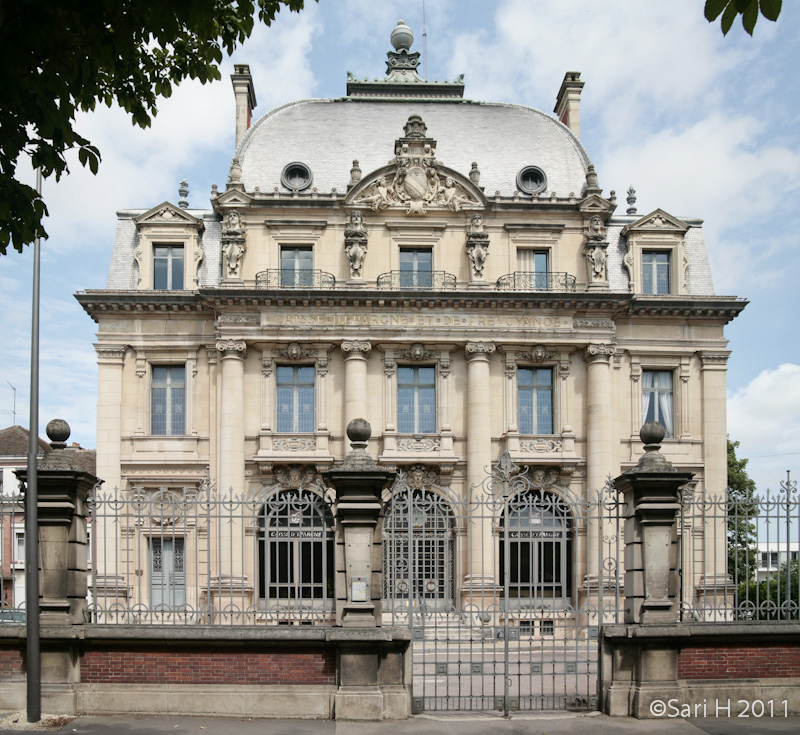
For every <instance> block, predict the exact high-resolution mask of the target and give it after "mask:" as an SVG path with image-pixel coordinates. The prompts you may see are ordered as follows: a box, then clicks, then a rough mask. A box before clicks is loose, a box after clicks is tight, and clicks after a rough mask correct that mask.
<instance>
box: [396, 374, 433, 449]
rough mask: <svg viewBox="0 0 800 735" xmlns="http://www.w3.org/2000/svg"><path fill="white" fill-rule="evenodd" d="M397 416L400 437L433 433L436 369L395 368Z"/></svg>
mask: <svg viewBox="0 0 800 735" xmlns="http://www.w3.org/2000/svg"><path fill="white" fill-rule="evenodd" d="M397 414H398V416H397V429H398V431H399V432H400V433H401V434H433V433H435V432H436V368H434V367H398V368H397Z"/></svg>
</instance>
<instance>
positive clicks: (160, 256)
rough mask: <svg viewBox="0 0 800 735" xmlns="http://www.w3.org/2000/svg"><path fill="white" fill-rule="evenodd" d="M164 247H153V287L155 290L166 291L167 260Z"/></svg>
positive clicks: (167, 283) (167, 284)
mask: <svg viewBox="0 0 800 735" xmlns="http://www.w3.org/2000/svg"><path fill="white" fill-rule="evenodd" d="M165 250H166V248H153V252H154V253H155V257H154V258H153V288H154V289H155V290H156V291H166V290H167V289H168V288H169V280H168V277H169V261H168V260H167V258H166V253H164V252H163V251H165Z"/></svg>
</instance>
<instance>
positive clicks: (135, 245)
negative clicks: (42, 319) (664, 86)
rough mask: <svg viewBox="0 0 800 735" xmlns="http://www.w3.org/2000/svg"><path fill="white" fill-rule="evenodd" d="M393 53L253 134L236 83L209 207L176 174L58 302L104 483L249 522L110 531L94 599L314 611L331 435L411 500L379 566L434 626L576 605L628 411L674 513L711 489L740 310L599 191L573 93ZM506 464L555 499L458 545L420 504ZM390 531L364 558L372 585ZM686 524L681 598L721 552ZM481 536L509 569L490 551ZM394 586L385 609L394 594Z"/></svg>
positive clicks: (327, 593) (716, 566) (673, 240)
mask: <svg viewBox="0 0 800 735" xmlns="http://www.w3.org/2000/svg"><path fill="white" fill-rule="evenodd" d="M412 40H413V36H412V34H411V32H410V30H409V29H408V28H407V27H406V26H404V25H403V24H402V23H401V24H398V26H397V28H395V29H394V31H393V33H392V43H393V46H394V50H393V51H390V52H389V54H388V61H387V67H388V69H387V73H386V76H385V77H384V78H382V79H378V80H369V79H358V78H355V77H354V76H352V75H349V76H348V79H347V92H346V95H345V96H344V97H341V98H337V99H311V100H301V101H297V102H293V103H290V104H286V105H283V106H281V107H278V108H276V109H274V110H271V111H269V112H267V113H266V114H265V115H263V116H262V117H260V118H258V119H256V120H255V121H254V122H251V115H252V111H253V109H254V108H255V107H256V94H255V84H254V80H253V79H252V77H251V75H250V71H249V68H248V67H247V66H246V65H237V66H236V67H235V73H234V74H233V76H232V81H233V88H234V93H235V100H236V118H235V119H236V150H235V152H234V154H233V157H232V161H231V165H230V169H229V171H228V172H227V181H226V182H225V183H224V185H223V186H221V187H217V186H214V187H213V189H212V191H211V196H210V203H209V206H208V207H207V208H203V209H197V208H194V207H190V206H189V203H188V199H187V196H188V187H187V185H186V183H185V182H183V183H182V185H181V188H180V189H179V194H180V199H179V201H178V203H177V204H172V203H170V202H162V203H154V206H153V207H151V208H150V209H146V210H145V209H137V210H133V209H123V210H121V211H120V212H118V225H117V232H116V237H115V240H114V244H113V253H112V255H111V267H110V271H109V277H108V283H107V287H106V288H105V289H102V290H92V291H85V292H81V293H79V294H78V295H77V298H78V300H79V301H80V303H81V304H82V306H83V307H84V309H85V310H86V311H87V313H88V314H89V315H90V316H91V317H92V318H93V319H94V320H95V321H96V322H97V344H96V345H95V347H96V350H97V357H98V365H99V395H98V425H97V429H98V434H97V437H98V438H97V442H98V445H97V474H98V476H99V477H101V478H102V479H103V480H104V482H105V485H104V491H105V492H108V493H110V494H111V495H114V494H115V493H116V494H118V495H119V496H120V497H122V496H124V495H125V494H126V493H127V494H131V493H133V494H138V495H137V497H140V498H141V499H142V502H152V503H155V504H156V505H157V504H158V503H159V502H161V501H162V500H163V499H164V498H166V497H170V498H172V500H170V501H169V502H170V503H173V501H174V498H175V497H177V495H176V494H180V493H184V496H185V490H184V489H185V488H190V489H191V488H200V487H202V486H204V483H205V482H206V480H207V478H211V480H212V482H213V483H214V484H215V486H216V488H217V492H218V493H220V494H222V495H223V496H225V497H229V498H232V499H237V498H238V499H240V500H241V499H244V500H245V501H247V502H249V503H250V505H249V506H247V507H250V508H251V516H250V519H249V520H248V519H247V518H244V520H242V521H241V523H238V524H235V523H234V524H220V527H219V528H214V527H213V524H205V525H204V523H203V521H202V509H201V510H200V511H198V512H196V513H195V516H194V518H195V520H194V521H192V523H183V524H181V525H175V522H174V518H175V516H174V515H169V519H167V520H164V519H163V518H162V519H160V520H159V519H158V518H157V517H156V515H155V514H154V513H150V514H149V515H147V514H146V513H145V514H144V515H143V516H141V517H140V518H138V520H137V522H136V523H130V524H128V525H126V524H124V523H123V524H121V525H119V524H118V525H114V526H113V527H112V526H111V525H109V526H108V527H107V528H106V529H105V531H104V537H103V538H104V539H105V541H102V542H100V541H99V540H98V541H97V542H96V543H97V544H98V546H97V552H96V553H97V554H98V562H97V565H98V567H100V569H99V573H98V578H97V579H96V580H95V581H94V584H95V586H96V588H97V590H98V592H99V590H100V587H102V589H103V591H104V593H105V594H107V595H108V594H110V595H112V596H113V598H114V603H115V604H122V605H123V607H124V608H125V609H134V608H135V606H136V605H140V606H141V609H148V606H150V609H152V606H154V605H155V606H160V607H161V608H162V609H176V608H183V607H187V608H188V607H190V608H192V609H200V608H202V606H203V605H206V604H211V603H212V602H213V604H215V605H217V607H219V605H220V604H222V603H225V601H226V600H227V601H228V604H230V598H231V596H232V595H233V597H236V598H237V599H239V600H241V601H243V603H244V604H245V605H248V606H250V607H251V609H254V610H257V609H259V607H260V606H264V607H267V606H272V607H271V609H273V610H277V611H278V613H277V615H278V617H280V609H281V607H282V606H287V607H291V605H292V604H296V603H297V601H298V600H303V599H306V600H311V601H314V602H315V603H316V604H317V605H318V609H319V610H322V611H323V615H322V616H321V617H320V616H318V617H317V618H315V619H318V620H319V619H324V620H329V619H331V617H332V616H333V615H334V613H335V607H334V605H333V602H332V598H333V597H334V594H335V592H334V583H333V582H334V580H333V576H334V571H333V570H334V562H333V559H334V557H335V553H336V552H335V551H334V543H335V537H336V531H335V528H336V519H335V516H334V515H332V514H331V512H330V510H329V508H328V505H327V503H326V500H327V498H326V497H325V494H324V492H322V491H321V490H319V488H318V486H317V485H316V484H315V483H316V481H317V480H318V479H319V478H320V477H321V476H322V473H323V472H325V471H327V470H329V469H332V468H334V467H335V466H337V464H339V463H341V461H342V460H343V458H344V455H345V453H346V452H347V449H348V447H347V441H346V437H345V427H346V426H347V424H348V422H349V421H351V420H352V419H354V418H361V417H363V418H365V419H367V420H368V421H369V422H370V424H371V426H372V437H371V439H370V440H369V452H370V453H371V455H372V456H373V457H375V458H376V459H377V460H378V461H379V463H381V464H382V465H384V466H386V467H389V468H392V469H398V470H402V471H403V472H404V476H405V478H406V482H407V483H408V484H409V486H410V487H411V489H412V490H413V501H412V502H413V503H414V504H415V505H417V506H418V516H414V517H415V518H417V517H419V519H420V520H419V529H418V537H419V539H421V541H420V543H421V544H422V545H421V546H420V547H419V553H418V555H417V556H416V561H415V562H414V564H415V565H416V566H415V567H414V569H412V570H410V571H408V570H407V576H408V577H409V578H411V580H412V581H413V583H414V584H418V585H420V587H419V589H420V590H421V594H422V595H423V596H424V597H425V598H426V600H427V602H428V604H429V606H430V607H434V608H435V607H436V606H440V607H441V608H442V609H445V608H446V609H458V608H459V607H460V606H462V605H464V604H466V603H467V602H468V601H469V600H471V599H472V598H473V597H474V595H475V594H476V591H481V594H486V591H487V590H491V593H490V596H495V597H496V596H497V595H500V594H503V592H502V590H503V588H504V583H505V586H506V589H510V590H511V592H510V594H511V595H512V596H513V597H514V599H515V600H516V601H518V604H522V602H523V601H524V602H525V603H526V604H529V605H530V604H531V603H534V602H535V603H537V604H539V605H546V606H547V607H548V608H551V609H556V610H561V611H568V610H574V609H577V608H578V607H579V606H581V605H583V604H584V603H585V602H587V601H591V600H592V596H593V595H595V594H596V593H597V583H596V579H597V570H598V569H599V566H600V560H599V559H598V554H599V551H598V549H599V548H600V546H601V544H602V535H603V530H604V529H603V528H602V527H601V525H598V523H597V522H594V521H586V520H585V518H587V517H588V516H587V515H586V514H583V515H581V514H580V513H577V512H575V513H573V511H572V510H571V507H572V506H573V505H574V503H575V502H576V499H577V502H582V501H586V499H588V498H590V497H592V493H595V492H598V491H601V490H602V489H603V487H604V485H605V483H606V480H607V478H609V477H615V476H617V475H618V474H619V473H620V472H622V471H624V470H626V469H628V468H631V467H632V466H634V465H635V464H636V462H637V461H638V459H639V457H640V456H641V455H642V452H643V447H642V442H641V441H640V439H639V429H640V427H641V426H642V423H643V422H645V421H650V420H655V421H659V422H661V423H662V424H663V426H664V427H665V429H666V435H667V438H666V439H665V441H664V444H663V448H662V451H663V453H664V454H665V455H666V456H667V457H668V459H669V460H670V461H671V462H672V463H673V464H674V465H675V466H676V467H678V468H680V469H682V470H687V471H691V472H693V473H694V486H693V492H694V493H695V494H705V495H717V496H721V495H722V494H724V492H725V487H726V478H727V451H726V434H727V431H726V412H725V385H726V381H725V375H726V363H727V360H728V357H729V354H730V353H729V352H728V350H727V341H726V339H725V335H724V327H725V325H726V324H727V323H728V322H729V321H730V320H731V319H733V318H734V317H735V316H736V315H737V314H738V313H739V312H740V311H741V310H742V309H743V308H744V306H745V303H746V302H745V301H743V300H742V299H738V298H734V297H731V296H719V295H717V294H716V293H715V292H714V287H713V284H712V278H711V270H710V267H709V261H708V256H707V252H706V248H705V244H704V239H703V228H702V220H700V219H697V218H696V217H687V216H683V215H680V216H679V215H676V214H673V213H671V212H667V211H664V210H662V209H656V210H655V211H650V212H646V213H638V212H637V209H636V195H635V192H634V191H633V189H632V188H631V189H630V190H629V191H628V192H627V199H626V203H627V206H625V205H620V204H619V203H618V201H617V197H616V195H615V193H614V191H609V192H604V190H603V189H602V188H601V186H600V183H599V182H600V180H601V179H602V172H601V171H600V172H598V171H596V170H595V167H594V166H593V165H592V162H591V159H590V157H589V154H588V153H587V151H586V150H585V149H584V147H583V145H582V144H581V141H580V117H579V115H580V97H581V90H582V88H583V85H584V82H583V81H581V79H580V75H579V74H578V73H575V72H568V73H567V74H566V76H565V77H564V81H563V84H562V85H561V88H560V89H559V90H557V92H558V93H557V96H556V105H555V116H553V115H550V114H546V113H544V112H540V111H538V110H535V109H531V108H528V107H524V106H521V105H514V104H505V103H502V104H501V103H492V102H481V101H473V100H470V99H468V98H466V97H465V96H464V93H465V83H464V80H463V78H462V77H459V78H457V79H455V80H453V81H444V82H433V81H428V80H425V79H421V78H420V77H419V75H418V72H417V65H418V63H419V58H418V57H419V54H418V53H414V52H412V51H411V43H412ZM504 453H508V455H509V456H510V458H511V459H513V460H514V461H515V462H517V463H518V464H520V465H524V466H527V467H529V468H530V470H529V477H530V478H532V481H533V492H535V493H537V497H538V498H539V501H541V500H542V499H544V498H550V499H551V500H552V501H553V504H552V505H551V506H550V511H548V512H543V511H542V509H541V507H538V508H537V509H536V510H535V512H534V511H532V510H531V509H530V508H528V510H517V511H515V512H509V511H508V510H506V511H505V513H506V515H507V516H508V517H504V516H503V512H504V511H503V508H502V507H501V508H499V509H498V511H497V515H496V516H495V517H494V519H490V520H485V519H484V520H482V521H481V522H482V523H483V526H484V527H483V528H482V529H481V531H480V533H481V536H480V539H481V540H479V541H476V539H477V538H478V535H477V533H478V532H477V531H476V530H475V528H476V527H477V526H480V525H481V524H480V523H473V524H469V523H462V522H461V521H460V520H458V521H457V520H454V519H455V517H456V516H455V515H453V516H452V517H451V516H450V515H448V513H449V511H448V510H447V505H448V502H450V501H451V500H457V499H464V498H467V497H469V496H470V492H474V491H471V490H470V488H476V487H478V486H479V485H480V483H482V482H483V481H484V480H485V478H486V472H487V469H488V468H490V467H491V465H492V463H494V462H496V461H498V459H499V458H500V457H501V455H503V454H504ZM170 493H171V495H170ZM301 496H303V498H304V500H303V503H305V504H298V503H299V499H300V498H301ZM384 500H385V509H384V517H385V518H387V519H388V518H391V517H392V513H393V512H394V509H393V498H392V495H391V493H387V494H386V496H385V498H384ZM237 502H238V501H237ZM537 502H538V501H537ZM293 503H294V505H293ZM175 507H176V506H175V505H174V503H173V505H171V506H170V508H172V510H170V514H172V513H173V511H174V508H175ZM415 512H416V511H415ZM456 515H457V514H456ZM581 518H583V519H584V520H580V519H581ZM720 522H724V520H721V521H720ZM537 524H538V525H539V527H541V528H544V529H545V530H544V531H543V532H540V531H536V530H535V527H536V526H537ZM409 525H417V524H416V521H414V522H413V523H411V524H409ZM165 528H168V529H170V530H169V533H165V531H164V529H165ZM385 528H388V526H385ZM405 530H406V532H405V535H403V534H396V535H394V536H393V535H392V534H391V533H387V534H386V535H385V538H384V544H383V554H384V563H385V564H392V565H394V568H395V569H396V568H399V565H402V563H403V560H407V558H408V552H409V547H408V545H409V544H410V543H411V541H410V540H409V533H407V532H408V530H409V529H408V528H406V529H405ZM685 530H686V529H685ZM716 530H717V531H719V529H716ZM691 532H692V533H693V534H695V536H696V538H695V540H694V541H693V543H692V544H691V545H689V546H687V548H691V550H692V553H693V554H694V555H695V557H694V558H693V559H691V563H690V565H689V568H690V569H691V570H692V574H693V575H694V577H693V579H691V580H684V581H685V584H684V591H683V593H682V594H683V595H684V596H685V598H687V600H688V601H689V602H690V603H694V602H695V601H696V600H695V599H693V598H694V597H696V596H697V595H698V594H700V592H698V590H702V591H703V592H702V594H705V595H708V594H709V591H710V594H712V595H713V594H714V590H716V589H721V588H722V586H723V585H724V584H725V583H726V581H727V576H726V573H725V568H724V567H725V559H726V554H725V550H724V548H721V547H720V548H715V549H707V550H706V551H707V553H706V551H704V550H703V546H702V543H700V544H699V545H698V543H697V537H699V536H698V535H702V534H703V533H704V532H707V531H704V530H703V529H702V528H695V529H692V530H691ZM505 533H508V534H509V538H510V539H511V542H510V546H509V547H507V548H510V558H506V557H503V554H498V553H497V550H496V548H493V545H494V546H496V545H497V544H499V543H500V541H501V540H502V539H504V538H505V537H504V534H505ZM109 534H111V535H109ZM716 538H717V539H718V541H717V542H716V544H717V545H719V544H724V533H717V535H716ZM136 539H140V542H139V543H140V544H141V545H140V546H136V545H135V540H136ZM479 545H480V547H481V548H476V547H477V546H479ZM134 548H136V549H139V551H137V552H135V553H134V551H133V549H134ZM620 548H621V547H620ZM698 549H700V550H699V551H698ZM101 556H102V557H103V559H105V560H106V561H107V562H108V566H107V567H105V568H103V563H102V562H101V561H100V557H101ZM715 559H716V560H717V562H714V560H715ZM193 565H194V567H198V565H199V566H202V565H205V566H204V567H203V568H204V569H205V574H206V577H205V579H206V582H205V583H204V584H200V583H196V582H194V583H193V582H192V581H191V574H190V572H189V570H190V568H192V567H193ZM505 575H510V578H509V579H510V581H509V579H506V578H505ZM593 580H594V581H593ZM403 584H404V583H398V584H397V586H396V588H391V586H390V585H387V588H386V589H385V590H384V596H385V597H387V598H396V597H403V596H405V597H408V596H409V595H410V594H411V593H410V592H409V588H408V586H405V587H403ZM222 589H224V590H226V591H227V592H226V595H227V596H226V595H223V594H221V593H219V590H222ZM215 590H216V591H217V592H216V593H215ZM234 591H235V593H236V594H233V592H234ZM215 594H217V597H218V598H219V599H217V600H212V598H214V595H215ZM537 597H538V598H539V599H533V598H537ZM328 601H330V605H328ZM324 611H327V613H329V615H328V614H327V613H325V612H324ZM306 622H307V621H306ZM521 624H522V623H521ZM550 625H552V623H550ZM548 630H549V629H548V628H547V627H546V626H545V625H544V624H542V625H541V627H540V632H541V633H542V634H543V635H544V634H546V633H547V632H548Z"/></svg>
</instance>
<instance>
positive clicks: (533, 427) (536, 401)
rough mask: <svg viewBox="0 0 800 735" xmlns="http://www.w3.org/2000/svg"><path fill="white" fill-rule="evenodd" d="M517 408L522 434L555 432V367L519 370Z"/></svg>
mask: <svg viewBox="0 0 800 735" xmlns="http://www.w3.org/2000/svg"><path fill="white" fill-rule="evenodd" d="M517 410H518V413H519V433H520V434H552V433H553V369H552V368H549V367H548V368H519V369H518V370H517Z"/></svg>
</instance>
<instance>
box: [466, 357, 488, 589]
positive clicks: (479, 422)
mask: <svg viewBox="0 0 800 735" xmlns="http://www.w3.org/2000/svg"><path fill="white" fill-rule="evenodd" d="M464 351H465V353H466V356H467V422H466V423H467V487H471V488H473V490H472V493H473V497H476V498H483V497H484V496H485V492H486V485H485V480H486V478H487V477H488V476H489V474H490V473H491V470H492V428H491V418H492V417H491V399H490V390H489V385H490V383H489V356H490V355H491V354H492V353H493V352H494V351H495V346H494V345H493V344H492V343H491V342H467V344H466V347H465V348H464ZM475 512H476V513H477V514H478V517H477V518H476V519H474V520H473V522H471V523H470V524H469V531H468V534H469V535H468V538H467V544H468V545H469V569H468V572H467V575H466V578H465V580H464V586H463V588H462V590H463V592H465V593H469V594H472V595H478V596H481V597H482V596H484V595H486V594H488V595H490V596H494V593H495V588H496V584H495V576H494V575H495V568H494V567H495V555H494V538H493V536H492V521H491V518H489V517H488V513H486V508H485V505H483V504H482V503H477V504H476V509H475ZM484 602H485V601H484Z"/></svg>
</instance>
